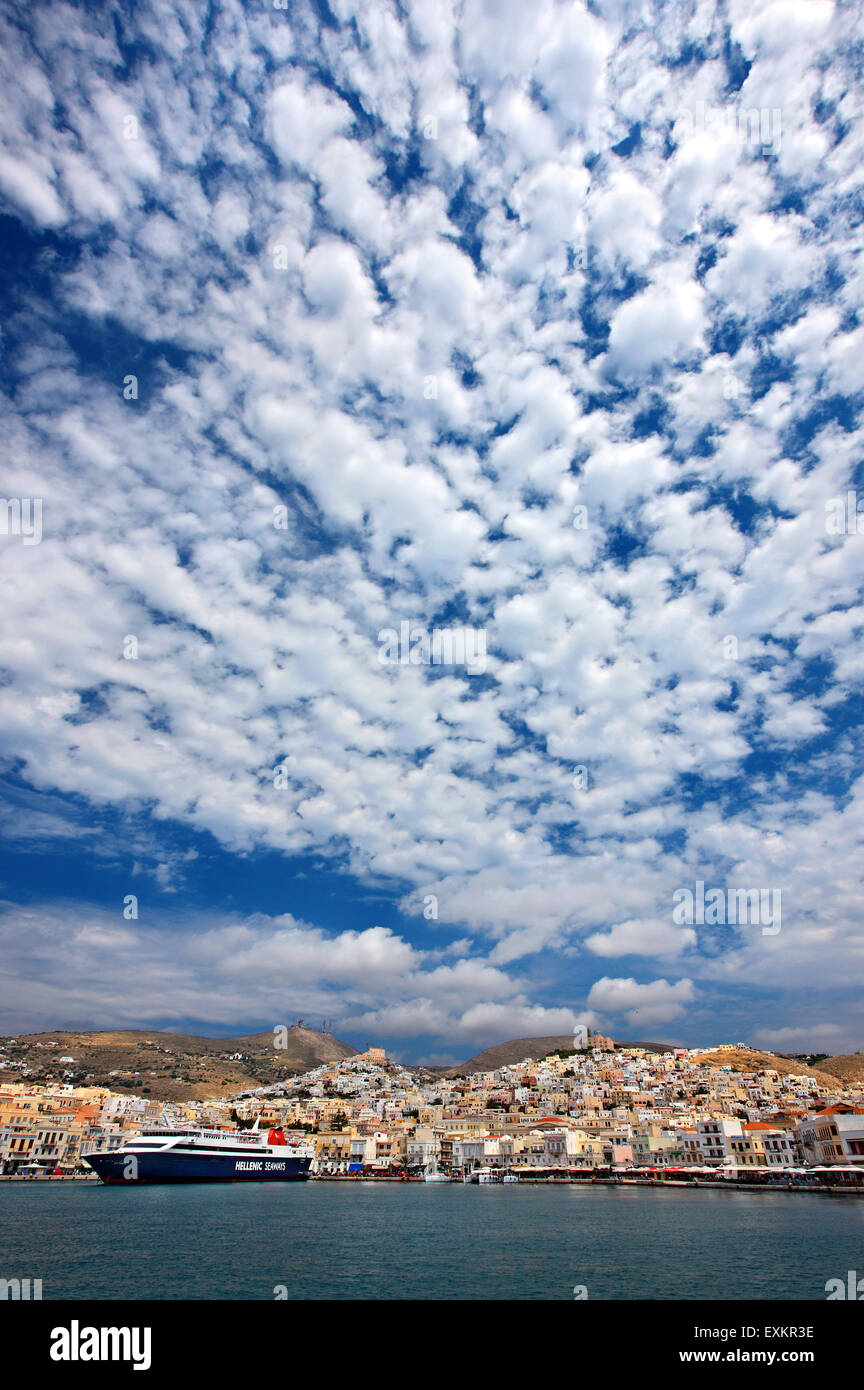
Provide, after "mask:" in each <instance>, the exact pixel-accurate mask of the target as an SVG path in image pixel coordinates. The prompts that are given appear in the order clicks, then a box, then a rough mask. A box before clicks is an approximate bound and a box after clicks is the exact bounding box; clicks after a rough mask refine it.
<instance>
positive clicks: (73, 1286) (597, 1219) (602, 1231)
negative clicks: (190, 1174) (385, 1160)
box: [0, 1182, 864, 1300]
mask: <svg viewBox="0 0 864 1390" xmlns="http://www.w3.org/2000/svg"><path fill="white" fill-rule="evenodd" d="M850 1269H857V1270H859V1271H862V1272H864V1201H862V1200H860V1199H850V1198H843V1197H831V1196H819V1197H816V1196H809V1195H798V1194H792V1195H787V1194H785V1193H771V1194H764V1193H753V1194H746V1193H728V1192H698V1191H694V1190H692V1189H687V1190H685V1191H682V1192H664V1191H646V1190H644V1189H642V1190H640V1189H636V1190H631V1191H628V1190H626V1189H621V1188H614V1187H613V1188H605V1187H602V1188H596V1187H595V1188H590V1189H589V1188H584V1187H555V1188H539V1187H527V1186H526V1187H516V1186H512V1187H502V1186H498V1185H495V1186H491V1185H490V1186H488V1187H480V1186H471V1187H469V1186H463V1185H462V1184H454V1185H450V1186H445V1185H443V1184H441V1185H439V1186H435V1185H433V1184H428V1185H426V1184H422V1183H411V1184H407V1183H406V1184H399V1185H393V1186H390V1185H389V1184H383V1183H382V1184H378V1183H352V1184H350V1185H349V1184H347V1183H332V1182H331V1183H327V1182H310V1183H286V1184H284V1185H282V1184H278V1185H277V1184H272V1183H271V1184H261V1185H260V1186H259V1185H257V1184H251V1183H250V1184H243V1185H242V1186H241V1185H237V1186H233V1185H226V1186H212V1187H211V1186H206V1185H202V1186H190V1187H138V1188H121V1187H102V1186H101V1185H100V1186H96V1185H95V1184H94V1185H90V1184H84V1183H80V1184H79V1183H75V1184H72V1183H67V1184H53V1183H52V1184H48V1183H44V1184H38V1185H37V1184H35V1183H34V1184H23V1183H22V1184H17V1183H15V1184H13V1183H0V1278H14V1277H18V1278H26V1277H28V1276H29V1277H30V1278H41V1279H42V1281H43V1298H44V1299H55V1298H56V1299H59V1298H70V1299H80V1298H84V1299H100V1298H123V1299H138V1298H156V1299H273V1298H274V1297H275V1296H276V1295H275V1290H276V1288H277V1286H279V1285H284V1286H286V1287H287V1296H288V1298H290V1299H315V1298H338V1299H366V1298H372V1299H418V1298H419V1299H436V1298H456V1299H504V1298H526V1299H572V1298H573V1288H574V1285H584V1286H585V1287H586V1288H587V1291H588V1298H589V1300H590V1299H616V1298H621V1299H625V1298H634V1299H685V1298H716V1299H744V1298H759V1299H791V1298H803V1299H819V1300H824V1299H825V1282H826V1280H828V1279H830V1278H835V1277H840V1278H843V1279H845V1277H846V1271H847V1270H850Z"/></svg>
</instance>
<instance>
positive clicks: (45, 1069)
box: [0, 1024, 357, 1100]
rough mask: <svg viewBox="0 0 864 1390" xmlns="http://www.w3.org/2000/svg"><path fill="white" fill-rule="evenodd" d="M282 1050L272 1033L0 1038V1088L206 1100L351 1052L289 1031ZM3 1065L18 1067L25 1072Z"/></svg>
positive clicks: (326, 1039)
mask: <svg viewBox="0 0 864 1390" xmlns="http://www.w3.org/2000/svg"><path fill="white" fill-rule="evenodd" d="M285 1042H286V1046H285V1047H284V1048H277V1047H275V1046H274V1034H273V1033H253V1034H249V1035H246V1036H244V1037H237V1038H204V1037H195V1036H189V1035H187V1034H185V1033H160V1032H154V1031H150V1030H147V1031H144V1030H143V1029H132V1030H128V1031H127V1030H112V1031H109V1032H65V1031H62V1032H56V1033H29V1034H26V1035H25V1034H18V1035H17V1036H16V1037H15V1038H14V1039H13V1038H8V1037H6V1038H0V1083H2V1082H3V1081H25V1080H26V1081H37V1082H40V1083H42V1082H45V1081H70V1082H72V1083H73V1084H74V1085H78V1086H84V1085H88V1086H109V1087H110V1088H111V1090H112V1091H120V1092H123V1091H127V1092H129V1093H131V1094H135V1095H145V1096H152V1098H153V1099H154V1100H208V1099H210V1098H211V1097H214V1096H221V1095H231V1094H233V1093H234V1092H236V1091H243V1090H250V1089H251V1088H253V1087H257V1086H271V1085H273V1083H274V1082H276V1081H280V1080H282V1079H283V1078H284V1077H287V1076H295V1075H297V1074H298V1073H300V1072H304V1071H309V1070H310V1068H312V1067H316V1066H320V1065H321V1064H322V1063H326V1062H338V1061H340V1060H341V1059H342V1058H343V1057H352V1056H353V1055H354V1054H355V1053H356V1051H357V1049H356V1048H354V1047H350V1046H349V1044H348V1043H343V1042H340V1041H339V1039H338V1038H334V1037H333V1035H332V1033H319V1032H317V1031H316V1030H315V1029H314V1028H304V1027H300V1026H298V1025H296V1024H295V1025H294V1027H292V1028H289V1029H287V1034H286V1036H285ZM238 1054H239V1055H238ZM64 1057H71V1058H73V1061H71V1062H69V1061H61V1058H64ZM9 1063H24V1064H25V1065H26V1067H27V1068H28V1070H27V1072H26V1073H24V1072H22V1071H21V1069H20V1068H19V1067H14V1068H13V1067H10V1065H9Z"/></svg>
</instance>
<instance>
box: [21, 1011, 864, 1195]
mask: <svg viewBox="0 0 864 1390" xmlns="http://www.w3.org/2000/svg"><path fill="white" fill-rule="evenodd" d="M749 1051H750V1050H749V1049H748V1048H746V1047H745V1046H744V1044H734V1045H732V1044H721V1045H717V1046H715V1047H713V1048H711V1049H707V1050H706V1049H701V1050H699V1049H689V1048H669V1049H666V1050H664V1051H653V1050H651V1049H649V1048H646V1047H639V1046H632V1047H627V1046H618V1045H616V1044H614V1043H613V1042H612V1041H611V1039H608V1038H604V1037H602V1036H601V1035H599V1034H594V1035H592V1036H591V1037H590V1038H589V1039H588V1044H587V1045H586V1046H584V1047H581V1048H579V1049H573V1050H570V1049H562V1050H559V1051H557V1052H554V1053H552V1054H550V1055H547V1056H544V1057H526V1058H524V1059H523V1060H522V1061H520V1062H518V1063H515V1064H510V1065H506V1066H501V1067H498V1068H496V1069H495V1070H492V1071H479V1072H473V1073H471V1074H470V1075H459V1074H456V1075H452V1074H448V1075H445V1074H443V1073H439V1074H435V1073H434V1072H432V1071H430V1070H428V1069H424V1068H422V1067H413V1068H412V1067H410V1066H403V1065H401V1064H399V1063H398V1062H395V1061H392V1060H391V1059H389V1058H388V1056H387V1055H386V1053H385V1051H384V1050H383V1049H381V1048H375V1047H370V1048H369V1049H368V1050H367V1051H366V1052H364V1053H359V1054H355V1055H353V1056H351V1057H348V1058H344V1059H342V1060H340V1061H337V1062H333V1063H329V1064H324V1065H319V1066H316V1067H314V1068H313V1069H311V1070H309V1071H307V1072H305V1073H303V1074H301V1075H297V1076H294V1077H291V1078H290V1079H288V1080H286V1081H284V1082H280V1083H279V1084H278V1085H273V1086H267V1087H260V1088H257V1089H255V1090H252V1091H246V1092H242V1093H239V1094H235V1095H230V1096H225V1097H220V1098H216V1099H211V1100H205V1101H201V1100H190V1101H170V1102H169V1101H158V1100H154V1099H152V1098H150V1097H148V1096H146V1095H143V1094H140V1093H136V1086H135V1078H134V1077H125V1078H123V1083H124V1084H123V1090H122V1092H121V1090H120V1087H119V1082H118V1087H117V1089H116V1090H115V1089H111V1088H110V1087H109V1086H106V1085H98V1086H96V1085H94V1086H88V1085H75V1084H72V1083H71V1082H53V1083H48V1084H38V1083H35V1082H33V1081H32V1080H28V1078H27V1076H26V1075H24V1074H21V1075H20V1079H16V1080H8V1079H4V1080H3V1082H2V1084H0V1177H2V1179H3V1180H9V1181H26V1180H34V1179H35V1180H55V1181H61V1180H71V1179H78V1178H80V1179H87V1180H90V1181H95V1180H96V1179H95V1174H94V1173H93V1172H92V1170H91V1168H90V1166H89V1164H88V1161H87V1160H88V1156H90V1155H92V1154H94V1153H100V1152H111V1151H113V1150H116V1149H118V1148H120V1147H121V1146H122V1145H124V1144H127V1143H128V1142H129V1141H130V1139H134V1138H135V1137H136V1135H138V1134H139V1133H141V1132H142V1131H143V1130H150V1129H152V1128H154V1127H156V1128H158V1127H169V1128H177V1129H184V1130H188V1129H190V1127H191V1128H194V1127H198V1126H200V1127H207V1128H208V1129H210V1130H213V1129H221V1130H224V1131H226V1133H227V1132H231V1131H236V1130H238V1129H239V1130H249V1129H252V1128H255V1129H261V1130H264V1129H268V1128H270V1129H272V1128H277V1129H278V1130H281V1131H284V1134H285V1135H286V1136H287V1138H288V1140H289V1141H292V1142H302V1143H303V1144H304V1145H306V1146H309V1147H310V1148H311V1149H312V1150H314V1158H313V1161H312V1165H311V1171H310V1176H311V1177H313V1178H317V1179H321V1180H324V1179H333V1180H348V1181H350V1180H353V1181H356V1180H363V1179H374V1180H389V1181H410V1180H414V1179H416V1180H426V1181H430V1180H432V1181H467V1182H472V1181H475V1182H497V1181H506V1182H555V1181H595V1182H640V1183H641V1182H645V1183H650V1184H657V1183H661V1184H665V1183H703V1182H706V1183H711V1184H712V1185H713V1184H718V1183H720V1184H724V1185H734V1186H741V1185H745V1186H748V1187H758V1186H762V1187H783V1188H787V1189H795V1188H799V1187H800V1188H804V1189H807V1190H814V1189H818V1188H820V1187H822V1188H825V1189H828V1190H834V1191H838V1190H842V1191H849V1192H856V1191H858V1192H861V1191H864V1088H862V1085H861V1083H859V1082H855V1083H854V1084H843V1082H842V1081H841V1080H840V1079H836V1078H832V1077H829V1076H824V1077H822V1079H819V1078H818V1074H814V1069H813V1068H806V1069H802V1071H801V1072H796V1071H795V1070H794V1069H792V1070H789V1069H784V1070H780V1069H779V1068H778V1067H768V1066H765V1065H764V1058H763V1057H762V1056H760V1054H756V1053H754V1054H753V1057H752V1061H749V1060H748V1055H747V1054H748V1053H749ZM61 1060H63V1059H61ZM70 1060H71V1059H70ZM8 1075H9V1073H8V1072H7V1073H6V1076H7V1077H8ZM143 1089H144V1078H143V1077H142V1078H141V1085H140V1087H138V1088H137V1090H138V1091H139V1092H140V1091H141V1090H143Z"/></svg>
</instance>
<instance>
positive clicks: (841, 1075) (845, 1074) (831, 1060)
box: [817, 1052, 864, 1086]
mask: <svg viewBox="0 0 864 1390" xmlns="http://www.w3.org/2000/svg"><path fill="white" fill-rule="evenodd" d="M817 1065H818V1067H819V1070H820V1071H823V1072H828V1073H829V1075H831V1076H835V1077H836V1078H837V1079H838V1081H841V1082H842V1083H843V1085H844V1086H855V1085H857V1084H859V1083H861V1082H864V1052H853V1053H851V1054H850V1055H845V1056H841V1057H826V1058H825V1059H824V1061H822V1062H819V1063H817Z"/></svg>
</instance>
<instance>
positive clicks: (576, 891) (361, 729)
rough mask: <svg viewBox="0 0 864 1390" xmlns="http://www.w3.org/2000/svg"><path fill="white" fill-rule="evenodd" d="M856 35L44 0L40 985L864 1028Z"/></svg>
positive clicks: (785, 19) (131, 996)
mask: <svg viewBox="0 0 864 1390" xmlns="http://www.w3.org/2000/svg"><path fill="white" fill-rule="evenodd" d="M861 39H862V34H861V21H860V12H858V10H857V7H856V6H851V5H845V4H839V3H838V4H834V3H831V0H768V3H763V0H723V2H722V3H714V2H713V0H699V3H689V2H685V0H681V2H680V3H679V2H678V0H669V3H659V2H658V3H649V0H596V3H593V4H590V5H588V6H584V5H581V4H574V3H560V2H559V0H532V3H530V4H526V3H524V0H465V3H451V0H435V3H429V0H329V3H328V0H309V3H302V2H301V0H298V3H296V4H294V3H289V0H286V3H284V4H280V3H276V4H274V3H272V0H257V2H256V0H246V3H242V4H241V3H232V0H225V2H224V3H219V4H213V5H201V4H184V3H182V0H172V3H160V2H159V0H152V2H151V0H147V3H140V4H139V3H135V4H133V3H121V4H116V5H111V4H107V3H106V4H104V5H103V4H84V3H81V4H63V3H54V2H53V0H52V3H50V4H46V3H41V2H40V0H35V3H32V4H27V5H24V4H22V5H20V6H18V7H12V8H11V9H7V11H6V14H5V18H4V20H3V32H2V45H0V47H2V54H3V58H2V67H3V80H2V84H0V105H2V113H0V115H2V118H0V139H2V152H0V192H2V197H3V216H2V224H0V225H2V237H3V242H4V246H5V252H6V254H5V256H4V261H5V270H4V282H3V309H4V325H5V327H4V342H3V347H4V352H3V365H2V386H3V391H4V399H3V407H4V418H5V425H4V435H5V438H4V446H5V448H4V454H5V481H4V484H3V489H4V508H5V511H4V514H3V517H2V524H3V526H4V527H5V530H4V534H3V535H2V536H0V561H2V576H3V598H2V604H3V609H2V611H3V638H2V655H0V666H2V673H3V680H2V689H0V715H2V719H0V723H2V740H3V758H4V771H3V791H4V797H5V799H4V809H3V828H4V831H5V834H6V838H7V844H8V845H9V846H10V847H11V849H12V850H13V851H14V853H15V858H14V864H13V860H12V859H11V858H4V860H3V871H2V872H3V895H4V899H5V901H4V904H3V917H2V943H3V945H2V949H3V959H4V971H3V975H2V982H0V1007H2V1009H3V1012H4V1018H6V1019H7V1020H9V1025H8V1026H11V1027H20V1028H23V1027H25V1026H42V1027H56V1026H60V1025H63V1024H65V1025H76V1024H77V1025H81V1026H83V1025H91V1026H98V1025H100V1024H101V1025H105V1024H109V1023H111V1024H126V1025H127V1026H130V1025H131V1026H134V1025H135V1024H144V1023H146V1024H148V1025H149V1024H158V1023H159V1022H160V1021H163V1022H164V1021H170V1022H172V1023H178V1022H183V1021H188V1020H192V1021H200V1022H201V1023H206V1024H209V1025H211V1026H214V1027H221V1028H223V1029H229V1028H235V1027H236V1026H238V1025H241V1024H249V1025H250V1026H251V1025H253V1024H258V1025H267V1024H268V1023H275V1022H277V1021H280V1020H281V1019H282V1018H283V1016H284V1015H285V1014H286V1011H288V1010H289V1009H291V1008H294V1009H296V1011H297V1012H303V1013H306V1014H310V1015H311V1014H314V1013H316V1012H320V1013H322V1014H324V1015H326V1016H328V1017H332V1018H334V1019H336V1020H337V1021H338V1026H339V1029H340V1030H341V1031H342V1033H343V1034H347V1035H348V1036H357V1037H358V1038H360V1039H361V1040H362V1039H363V1038H365V1037H366V1036H368V1037H370V1038H372V1037H374V1038H376V1039H384V1040H388V1041H389V1042H390V1043H391V1044H392V1045H394V1046H395V1047H396V1050H397V1052H398V1051H399V1050H400V1049H401V1051H402V1053H403V1054H404V1055H408V1054H409V1053H410V1054H412V1055H415V1056H417V1055H421V1056H424V1057H426V1058H429V1059H432V1060H435V1059H437V1060H445V1059H450V1058H458V1057H460V1056H464V1055H465V1049H466V1047H468V1046H469V1045H474V1044H481V1043H486V1042H490V1041H494V1040H497V1039H500V1038H503V1037H508V1036H514V1035H519V1034H543V1033H554V1032H565V1031H569V1030H570V1028H571V1027H572V1026H573V1025H574V1024H575V1023H576V1022H578V1021H584V1022H589V1023H591V1024H592V1025H595V1026H600V1027H602V1028H604V1029H605V1030H607V1031H614V1032H617V1034H618V1036H622V1035H624V1036H626V1035H628V1034H629V1035H630V1036H633V1035H634V1034H635V1036H637V1037H639V1036H642V1037H646V1036H647V1037H651V1036H652V1035H653V1036H655V1037H656V1036H658V1035H660V1036H663V1037H666V1038H667V1039H681V1040H688V1041H689V1040H692V1041H697V1040H705V1041H711V1040H712V1039H719V1038H721V1037H727V1038H732V1039H734V1038H737V1037H744V1036H746V1037H747V1038H748V1039H749V1040H751V1041H757V1042H760V1041H761V1042H762V1043H764V1044H768V1045H770V1044H773V1045H775V1046H778V1047H788V1048H793V1047H794V1046H795V1045H796V1044H798V1045H803V1044H805V1043H807V1044H809V1045H811V1046H816V1045H818V1044H821V1045H823V1047H824V1049H825V1050H826V1051H831V1050H834V1051H839V1050H842V1047H843V1045H850V1044H853V1043H855V1042H856V1041H857V1042H858V1044H859V1045H860V1037H857V1038H856V1028H857V1023H858V1021H859V1019H860V1002H859V1001H860V993H861V986H862V983H864V944H862V930H861V927H862V892H861V862H862V858H861V841H862V832H864V791H862V781H861V776H860V772H861V757H860V755H861V732H860V713H861V685H862V676H864V657H862V647H861V641H860V638H861V629H862V622H864V608H862V606H861V595H860V588H861V576H862V556H864V535H859V534H858V530H857V507H858V503H857V492H856V489H857V488H858V487H859V486H862V485H864V478H862V469H861V424H860V415H861V405H862V371H861V363H862V358H864V329H862V326H861V312H862V297H864V281H862V262H861V224H862V217H864V203H862V188H861V180H862V167H864V160H862V130H864V124H862V109H861V108H862V96H861V93H862V83H861V77H862V72H861V68H862V43H861ZM862 530H864V523H862ZM403 623H407V624H409V628H408V632H409V635H410V634H411V633H413V632H414V630H415V629H417V628H419V629H422V630H423V631H425V632H428V633H432V632H433V631H435V630H440V631H443V632H447V631H450V630H455V629H458V630H460V631H461V632H463V633H471V634H473V635H474V637H475V638H477V639H478V640H480V639H482V642H483V644H484V647H483V650H484V652H485V658H484V660H483V661H482V662H481V663H479V664H478V665H477V667H476V668H475V669H473V670H469V669H468V667H467V666H466V665H464V664H463V665H460V664H459V663H458V662H456V661H453V662H450V663H449V664H448V663H447V662H443V663H442V662H438V663H434V664H433V663H431V662H429V661H426V660H417V661H415V660H412V659H411V656H410V652H409V654H408V657H407V659H405V648H404V646H402V645H400V653H401V655H397V656H396V657H395V658H394V659H383V656H384V653H383V652H382V639H381V638H380V637H379V634H381V633H382V632H383V631H385V630H390V631H393V632H396V633H400V634H401V633H402V632H403V629H402V627H401V625H402V624H403ZM418 650H419V649H418ZM15 866H18V867H15ZM698 885H702V887H701V888H699V887H697V886H698ZM711 888H718V889H721V890H722V891H723V893H724V894H726V895H727V896H728V893H729V892H730V890H734V891H735V892H737V891H738V890H739V889H740V890H744V892H745V893H749V892H751V890H752V892H753V893H754V894H755V895H758V894H760V893H764V894H766V895H767V894H769V893H770V894H774V895H775V897H777V895H779V894H780V893H781V892H782V928H781V929H779V930H777V931H774V930H773V928H772V929H771V930H764V929H763V930H760V928H759V925H758V924H756V925H754V923H753V921H750V920H744V921H742V920H740V918H739V920H737V921H736V920H734V914H733V915H732V916H730V914H729V913H728V912H727V913H726V915H725V916H723V915H721V916H720V917H717V915H716V914H715V916H714V919H713V920H712V919H711V917H710V914H708V913H705V914H703V916H704V918H705V920H704V921H700V920H698V914H692V913H691V914H690V917H689V918H688V917H686V916H684V917H682V915H681V913H680V912H676V911H675V904H676V901H678V900H676V897H675V895H676V893H678V895H679V899H680V897H681V890H683V891H684V892H685V893H686V892H688V891H689V892H691V893H692V894H693V895H694V897H698V893H699V892H703V895H704V892H707V891H708V890H709V889H711ZM130 903H131V904H133V906H132V907H131V908H130V906H129V904H130ZM124 904H125V905H126V906H125V907H124ZM136 913H137V915H136ZM124 914H125V915H124ZM778 925H779V924H778Z"/></svg>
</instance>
